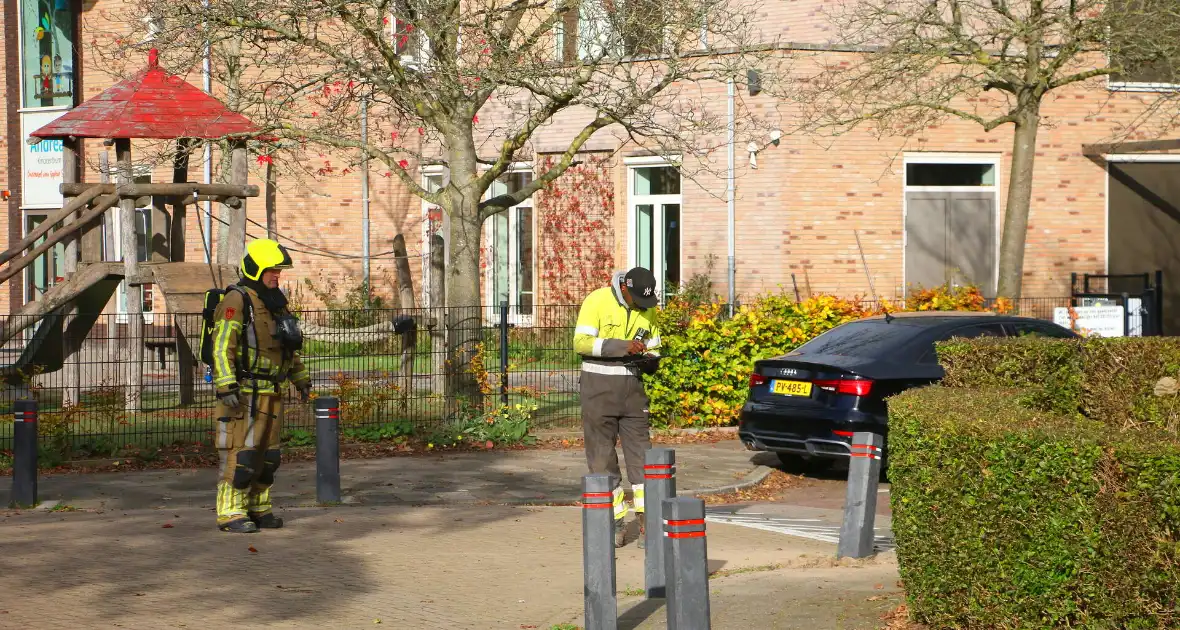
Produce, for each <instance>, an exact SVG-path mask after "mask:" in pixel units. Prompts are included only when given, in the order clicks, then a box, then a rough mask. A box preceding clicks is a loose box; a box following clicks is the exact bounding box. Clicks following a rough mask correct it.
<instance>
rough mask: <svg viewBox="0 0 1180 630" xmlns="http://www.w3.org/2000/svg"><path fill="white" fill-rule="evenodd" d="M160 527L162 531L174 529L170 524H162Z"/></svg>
mask: <svg viewBox="0 0 1180 630" xmlns="http://www.w3.org/2000/svg"><path fill="white" fill-rule="evenodd" d="M160 527H162V528H164V529H172V528H173V527H175V526H174V525H173V524H172V523H164V524H163V525H161V526H160Z"/></svg>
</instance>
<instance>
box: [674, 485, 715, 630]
mask: <svg viewBox="0 0 1180 630" xmlns="http://www.w3.org/2000/svg"><path fill="white" fill-rule="evenodd" d="M663 512H664V519H663V530H664V567H665V569H664V570H665V571H666V572H667V577H668V595H667V610H668V630H708V628H709V560H708V558H709V553H708V547H707V545H706V544H705V502H704V501H702V500H701V499H689V498H676V499H664V506H663Z"/></svg>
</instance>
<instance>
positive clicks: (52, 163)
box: [21, 110, 66, 208]
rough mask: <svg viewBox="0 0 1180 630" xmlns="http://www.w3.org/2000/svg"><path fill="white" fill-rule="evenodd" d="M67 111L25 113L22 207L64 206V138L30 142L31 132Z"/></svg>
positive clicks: (22, 143) (22, 124)
mask: <svg viewBox="0 0 1180 630" xmlns="http://www.w3.org/2000/svg"><path fill="white" fill-rule="evenodd" d="M65 113H66V112H65V111H64V110H59V111H52V112H28V113H24V114H21V129H22V134H21V135H22V136H23V137H24V139H25V141H24V142H21V157H22V159H21V206H22V207H25V208H60V207H61V204H62V196H61V183H62V165H63V160H62V141H61V140H42V141H41V142H38V143H37V144H35V145H29V143H28V142H27V140H28V138H29V134H30V133H32V132H34V131H36V130H38V129H40V128H41V127H44V126H45V125H48V124H49V123H51V122H53V121H54V120H56V119H58V118H59V117H61V116H62V115H63V114H65Z"/></svg>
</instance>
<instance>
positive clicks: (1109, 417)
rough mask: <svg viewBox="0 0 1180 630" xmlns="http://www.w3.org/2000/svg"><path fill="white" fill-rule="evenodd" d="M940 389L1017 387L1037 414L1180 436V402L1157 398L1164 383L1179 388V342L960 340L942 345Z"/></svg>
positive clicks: (1127, 339) (1130, 339)
mask: <svg viewBox="0 0 1180 630" xmlns="http://www.w3.org/2000/svg"><path fill="white" fill-rule="evenodd" d="M938 354H939V361H940V362H941V363H942V365H943V367H944V368H945V370H946V376H945V378H944V379H943V385H946V386H948V387H958V388H972V389H978V388H988V387H1013V388H1018V389H1021V390H1022V392H1021V393H1020V394H1019V396H1020V399H1021V401H1022V402H1023V403H1025V404H1027V405H1028V406H1030V407H1033V408H1035V409H1041V410H1046V411H1055V412H1058V413H1062V414H1067V415H1073V414H1079V413H1080V414H1082V415H1084V416H1086V417H1088V418H1093V419H1095V420H1100V421H1102V422H1105V423H1107V424H1109V425H1112V426H1116V427H1121V428H1129V427H1135V426H1156V427H1162V428H1165V429H1169V430H1173V431H1174V430H1176V429H1177V428H1180V396H1177V395H1166V396H1158V395H1156V393H1155V389H1156V385H1157V383H1159V381H1160V379H1162V378H1164V377H1172V378H1174V379H1177V380H1180V339H1178V338H1173V337H1120V338H1111V339H1100V338H1095V339H1086V340H1076V341H1074V340H1058V339H1045V338H1037V337H1029V338H1023V339H1007V340H1005V339H986V338H984V339H970V340H963V339H956V340H952V341H947V342H941V343H939V344H938Z"/></svg>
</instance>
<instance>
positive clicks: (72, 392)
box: [61, 138, 84, 407]
mask: <svg viewBox="0 0 1180 630" xmlns="http://www.w3.org/2000/svg"><path fill="white" fill-rule="evenodd" d="M80 145H81V141H79V140H78V139H77V138H64V139H62V147H61V152H62V155H61V157H62V169H61V178H62V182H63V183H71V184H72V183H75V182H77V181H78V180H79V179H80V177H79V175H80V173H79V170H80V168H79V167H80V166H81V165H80V164H79V148H80ZM69 201H70V198H69V197H65V196H64V195H63V197H62V207H63V208H65V207H66V204H67V203H68V202H69ZM78 216H79V213H78V212H72V213H70V215H69V216H68V217H66V220H65V222H66V223H67V224H68V223H70V222H72V221H74V220H76V219H77V218H78ZM79 244H80V239H79V237H78V236H77V235H75V236H71V237H69V238H68V239H67V240H66V248H65V249H66V259H65V261H64V262H65V265H64V266H65V269H64V272H65V273H64V276H65V280H67V281H68V280H70V279H71V278H73V277H74V274H75V273H77V272H78V254H79V252H78V246H79ZM77 316H78V307H77V306H72V307H70V308H69V309H67V310H66V324H65V325H64V326H63V327H62V329H63V330H68V329H69V320H70V319H72V318H74V317H77ZM83 341H84V340H83V339H77V338H75V336H73V335H68V334H67V335H65V339H63V340H62V350H63V355H64V356H63V361H64V364H65V365H64V368H65V370H64V371H65V374H63V375H62V376H63V377H64V378H63V379H62V380H63V381H64V382H63V383H62V385H63V388H62V399H61V404H62V407H70V406H73V405H77V404H78V403H79V402H80V401H81V399H82V361H81V357H79V356H78V352H79V351H80V350H81V349H82V344H83Z"/></svg>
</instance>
